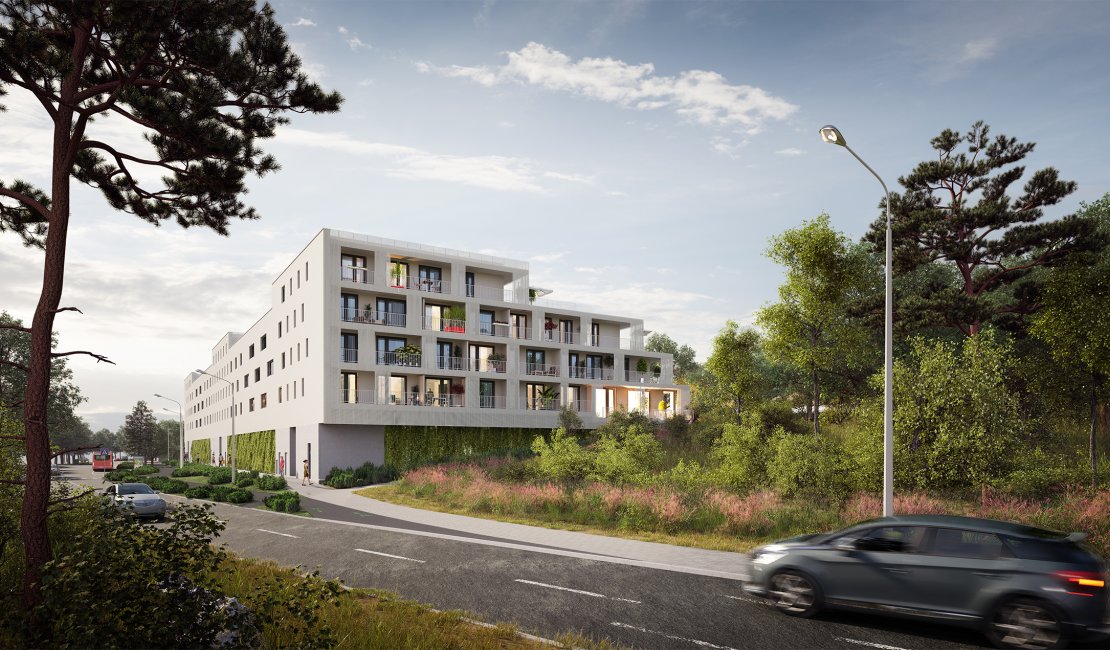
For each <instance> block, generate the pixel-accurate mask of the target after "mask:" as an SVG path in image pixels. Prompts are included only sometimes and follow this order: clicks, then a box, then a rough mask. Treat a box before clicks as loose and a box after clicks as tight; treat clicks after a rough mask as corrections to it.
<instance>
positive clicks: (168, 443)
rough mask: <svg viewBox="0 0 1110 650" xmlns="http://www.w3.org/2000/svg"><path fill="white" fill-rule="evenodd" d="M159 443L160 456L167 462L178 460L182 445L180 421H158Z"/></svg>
mask: <svg viewBox="0 0 1110 650" xmlns="http://www.w3.org/2000/svg"><path fill="white" fill-rule="evenodd" d="M158 429H159V434H158V441H159V444H160V445H161V446H160V447H159V448H158V449H157V452H158V456H161V457H162V458H165V459H166V460H177V456H178V451H177V450H178V449H179V445H180V444H181V424H180V421H179V420H159V421H158Z"/></svg>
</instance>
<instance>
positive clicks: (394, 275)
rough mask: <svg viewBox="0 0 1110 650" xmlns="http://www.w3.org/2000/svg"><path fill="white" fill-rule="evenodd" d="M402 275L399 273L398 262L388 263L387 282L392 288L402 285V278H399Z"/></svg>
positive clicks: (399, 266) (398, 287)
mask: <svg viewBox="0 0 1110 650" xmlns="http://www.w3.org/2000/svg"><path fill="white" fill-rule="evenodd" d="M402 277H403V275H402V273H401V265H400V264H390V265H389V283H390V284H391V285H392V286H393V287H394V288H397V289H400V288H401V287H403V286H404V285H403V284H402V280H401V278H402Z"/></svg>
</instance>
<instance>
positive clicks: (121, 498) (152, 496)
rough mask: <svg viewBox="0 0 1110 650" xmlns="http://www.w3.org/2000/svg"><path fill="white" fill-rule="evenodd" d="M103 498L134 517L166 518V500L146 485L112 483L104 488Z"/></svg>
mask: <svg viewBox="0 0 1110 650" xmlns="http://www.w3.org/2000/svg"><path fill="white" fill-rule="evenodd" d="M104 496H106V497H108V498H109V499H111V500H112V503H114V504H115V505H116V506H117V507H120V508H126V509H127V511H128V512H130V513H131V514H133V515H135V516H136V517H144V518H151V519H161V518H163V517H165V516H166V500H165V499H163V498H162V497H161V495H159V494H158V493H157V492H155V491H154V490H152V489H151V488H150V486H149V485H147V484H146V483H113V484H112V485H109V486H108V487H107V488H105V490H104Z"/></svg>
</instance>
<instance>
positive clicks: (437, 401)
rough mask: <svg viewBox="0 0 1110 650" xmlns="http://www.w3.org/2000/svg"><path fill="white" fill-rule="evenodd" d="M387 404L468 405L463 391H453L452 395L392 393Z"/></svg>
mask: <svg viewBox="0 0 1110 650" xmlns="http://www.w3.org/2000/svg"><path fill="white" fill-rule="evenodd" d="M386 404H388V405H389V406H431V407H435V406H440V407H463V406H466V395H463V394H461V393H459V394H456V393H452V394H450V395H434V394H427V395H420V394H419V393H407V394H405V395H398V394H391V395H390V396H389V400H388V401H386Z"/></svg>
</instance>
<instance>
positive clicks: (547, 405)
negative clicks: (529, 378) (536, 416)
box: [524, 397, 559, 411]
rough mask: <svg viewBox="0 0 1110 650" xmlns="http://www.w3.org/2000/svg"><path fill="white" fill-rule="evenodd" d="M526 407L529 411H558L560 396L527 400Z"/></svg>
mask: <svg viewBox="0 0 1110 650" xmlns="http://www.w3.org/2000/svg"><path fill="white" fill-rule="evenodd" d="M524 408H525V409H526V410H529V411H558V410H559V398H558V397H551V398H548V399H544V398H542V397H537V398H534V399H531V400H525V403H524Z"/></svg>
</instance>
